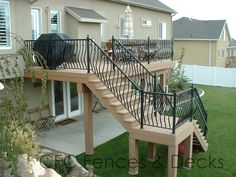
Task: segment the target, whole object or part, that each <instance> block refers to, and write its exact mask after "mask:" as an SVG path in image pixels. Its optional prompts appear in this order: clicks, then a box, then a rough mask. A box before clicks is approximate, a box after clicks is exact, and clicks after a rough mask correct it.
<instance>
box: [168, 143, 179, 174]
mask: <svg viewBox="0 0 236 177" xmlns="http://www.w3.org/2000/svg"><path fill="white" fill-rule="evenodd" d="M177 169H178V145H176V146H168V177H177Z"/></svg>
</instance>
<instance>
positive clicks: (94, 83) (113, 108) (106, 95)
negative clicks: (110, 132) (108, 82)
mask: <svg viewBox="0 0 236 177" xmlns="http://www.w3.org/2000/svg"><path fill="white" fill-rule="evenodd" d="M95 77H96V76H95ZM86 85H87V87H88V88H89V89H90V90H91V91H92V92H93V93H94V95H95V96H96V97H97V98H98V99H99V101H100V102H101V103H102V105H104V106H105V107H106V108H107V109H108V110H109V111H110V112H111V113H112V115H113V116H114V117H115V118H117V120H118V121H119V122H120V123H121V125H122V126H123V127H124V128H125V129H126V130H127V131H128V132H129V131H131V130H132V129H133V128H134V127H136V126H137V125H139V123H138V121H137V120H136V119H135V118H134V117H133V116H132V115H131V114H130V113H129V111H128V110H127V109H126V108H125V107H124V106H123V105H122V104H121V102H120V101H119V100H118V99H117V98H116V97H115V96H114V95H113V94H112V93H111V92H110V90H109V89H108V88H107V87H106V86H105V85H104V84H103V83H102V82H101V81H100V80H99V79H98V78H97V79H94V77H92V79H89V80H88V83H87V84H86ZM118 85H119V86H121V88H123V89H126V90H125V93H126V94H127V95H129V92H131V90H129V89H127V88H125V83H117V84H116V86H118ZM122 85H123V86H122ZM136 99H137V97H136ZM130 101H131V102H130V104H134V102H135V98H133V99H130ZM138 108H139V107H138V106H137V109H138Z"/></svg>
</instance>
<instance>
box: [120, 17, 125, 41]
mask: <svg viewBox="0 0 236 177" xmlns="http://www.w3.org/2000/svg"><path fill="white" fill-rule="evenodd" d="M124 29H125V17H124V16H120V38H125V30H124Z"/></svg>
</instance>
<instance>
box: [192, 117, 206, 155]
mask: <svg viewBox="0 0 236 177" xmlns="http://www.w3.org/2000/svg"><path fill="white" fill-rule="evenodd" d="M193 125H194V135H193V146H196V147H200V148H201V149H202V150H203V151H205V152H206V151H207V149H208V143H207V139H206V136H204V134H203V133H202V130H201V129H200V127H199V125H198V123H197V121H196V120H194V121H193Z"/></svg>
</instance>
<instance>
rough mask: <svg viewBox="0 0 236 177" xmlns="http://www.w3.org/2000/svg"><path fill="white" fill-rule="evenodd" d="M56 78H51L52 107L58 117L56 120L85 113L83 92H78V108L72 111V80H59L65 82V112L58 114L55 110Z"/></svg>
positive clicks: (53, 112)
mask: <svg viewBox="0 0 236 177" xmlns="http://www.w3.org/2000/svg"><path fill="white" fill-rule="evenodd" d="M54 82H55V81H54V80H51V107H52V115H53V116H55V117H56V119H55V120H56V121H62V120H64V119H67V118H71V117H75V116H79V115H81V114H83V110H84V106H83V94H82V93H78V107H79V109H78V110H75V111H71V97H70V82H65V81H59V82H62V83H63V108H64V114H61V115H58V116H56V110H55V92H54Z"/></svg>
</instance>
